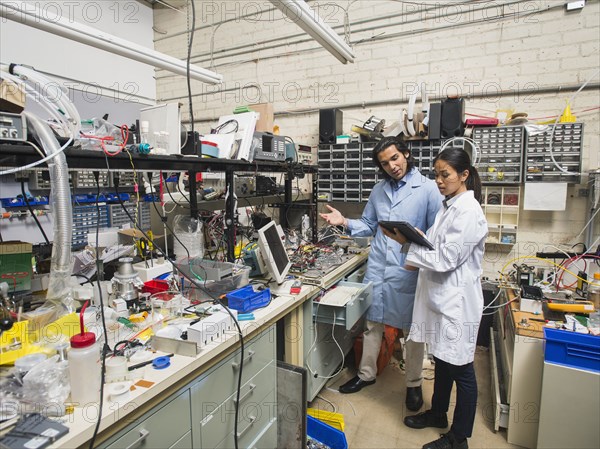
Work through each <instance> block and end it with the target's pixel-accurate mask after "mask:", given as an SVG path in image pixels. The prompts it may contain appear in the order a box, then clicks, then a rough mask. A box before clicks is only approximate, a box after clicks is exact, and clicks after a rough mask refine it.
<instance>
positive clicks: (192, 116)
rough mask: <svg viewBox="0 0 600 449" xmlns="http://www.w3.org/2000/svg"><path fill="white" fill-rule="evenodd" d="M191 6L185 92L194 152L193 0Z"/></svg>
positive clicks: (194, 6)
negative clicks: (186, 93) (191, 72)
mask: <svg viewBox="0 0 600 449" xmlns="http://www.w3.org/2000/svg"><path fill="white" fill-rule="evenodd" d="M191 4H192V26H191V29H190V40H189V42H188V52H187V60H186V73H185V77H186V81H187V91H188V104H189V108H190V122H191V128H192V148H193V149H194V150H195V149H196V146H197V143H198V142H197V141H196V133H195V132H194V106H193V103H192V81H191V76H190V64H191V59H192V45H193V43H194V32H195V29H196V4H195V1H194V0H191Z"/></svg>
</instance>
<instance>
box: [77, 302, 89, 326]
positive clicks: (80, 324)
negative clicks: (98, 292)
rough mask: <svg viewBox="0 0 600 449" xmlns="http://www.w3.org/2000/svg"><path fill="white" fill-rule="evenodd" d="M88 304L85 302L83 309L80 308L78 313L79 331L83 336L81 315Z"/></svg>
mask: <svg viewBox="0 0 600 449" xmlns="http://www.w3.org/2000/svg"><path fill="white" fill-rule="evenodd" d="M88 302H89V301H86V302H85V304H84V305H83V307H82V308H81V312H79V329H80V330H81V333H82V334H83V333H84V332H85V331H84V327H83V313H84V312H85V309H87V306H88Z"/></svg>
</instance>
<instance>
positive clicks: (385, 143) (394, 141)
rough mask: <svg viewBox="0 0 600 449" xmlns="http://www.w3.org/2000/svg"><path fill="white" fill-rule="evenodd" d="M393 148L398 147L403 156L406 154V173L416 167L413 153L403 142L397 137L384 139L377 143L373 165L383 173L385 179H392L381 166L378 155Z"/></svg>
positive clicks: (374, 149)
mask: <svg viewBox="0 0 600 449" xmlns="http://www.w3.org/2000/svg"><path fill="white" fill-rule="evenodd" d="M391 146H394V147H396V149H397V150H398V151H399V152H401V153H402V154H404V156H405V157H406V173H408V172H410V171H411V170H412V168H413V167H414V165H415V160H414V159H413V156H412V153H411V151H410V149H409V148H408V146H407V145H406V144H405V143H404V142H403V141H401V140H400V139H398V138H397V137H384V138H383V139H381V140H380V141H379V142H377V145H375V148H373V164H375V166H376V167H377V168H379V171H381V173H382V174H383V177H384V178H386V179H392V178H391V176H390V175H388V174H387V173H386V171H385V170H384V169H383V167H382V166H381V163H380V162H379V157H378V155H379V153H381V152H382V151H385V150H387V149H388V148H389V147H391Z"/></svg>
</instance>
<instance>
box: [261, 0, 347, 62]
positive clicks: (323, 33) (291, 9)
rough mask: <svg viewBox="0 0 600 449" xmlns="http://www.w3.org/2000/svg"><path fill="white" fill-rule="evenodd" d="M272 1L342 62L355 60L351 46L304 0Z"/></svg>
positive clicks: (271, 0)
mask: <svg viewBox="0 0 600 449" xmlns="http://www.w3.org/2000/svg"><path fill="white" fill-rule="evenodd" d="M270 2H271V3H272V4H273V5H274V6H276V7H277V8H278V9H280V10H281V11H282V12H283V13H284V14H285V15H286V16H287V17H288V18H290V19H291V20H292V21H293V22H294V23H295V24H296V25H298V26H299V27H300V28H302V29H303V30H304V31H306V32H307V33H308V34H310V35H311V36H312V37H313V39H315V40H316V41H317V42H318V43H319V44H321V45H322V46H323V47H324V48H325V49H326V50H327V51H328V52H329V53H331V54H332V55H333V56H335V57H336V58H337V59H338V60H339V61H340V62H342V63H344V64H347V63H348V62H354V58H355V56H354V53H353V52H352V49H351V48H350V46H349V45H348V44H347V43H346V42H344V41H343V40H342V39H341V38H340V36H338V35H337V33H336V32H335V31H333V29H332V28H331V27H330V26H329V25H327V24H326V23H325V22H324V21H323V19H321V17H319V15H318V14H317V13H316V12H315V11H313V10H312V9H310V7H309V6H308V5H307V4H306V2H305V1H304V0H270Z"/></svg>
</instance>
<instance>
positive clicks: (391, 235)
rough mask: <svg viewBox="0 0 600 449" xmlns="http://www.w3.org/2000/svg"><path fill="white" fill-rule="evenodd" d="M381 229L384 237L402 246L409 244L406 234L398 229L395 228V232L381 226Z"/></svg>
mask: <svg viewBox="0 0 600 449" xmlns="http://www.w3.org/2000/svg"><path fill="white" fill-rule="evenodd" d="M379 228H380V229H381V231H382V232H383V235H385V236H386V237H389V238H391V239H393V240H395V241H397V242H398V243H400V244H401V245H404V244H405V243H406V242H408V240H407V239H406V237H404V234H402V233H401V232H400V231H398V229H396V228H394V232H391V231H388V230H387V229H386V228H384V227H383V226H381V225H379Z"/></svg>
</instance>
